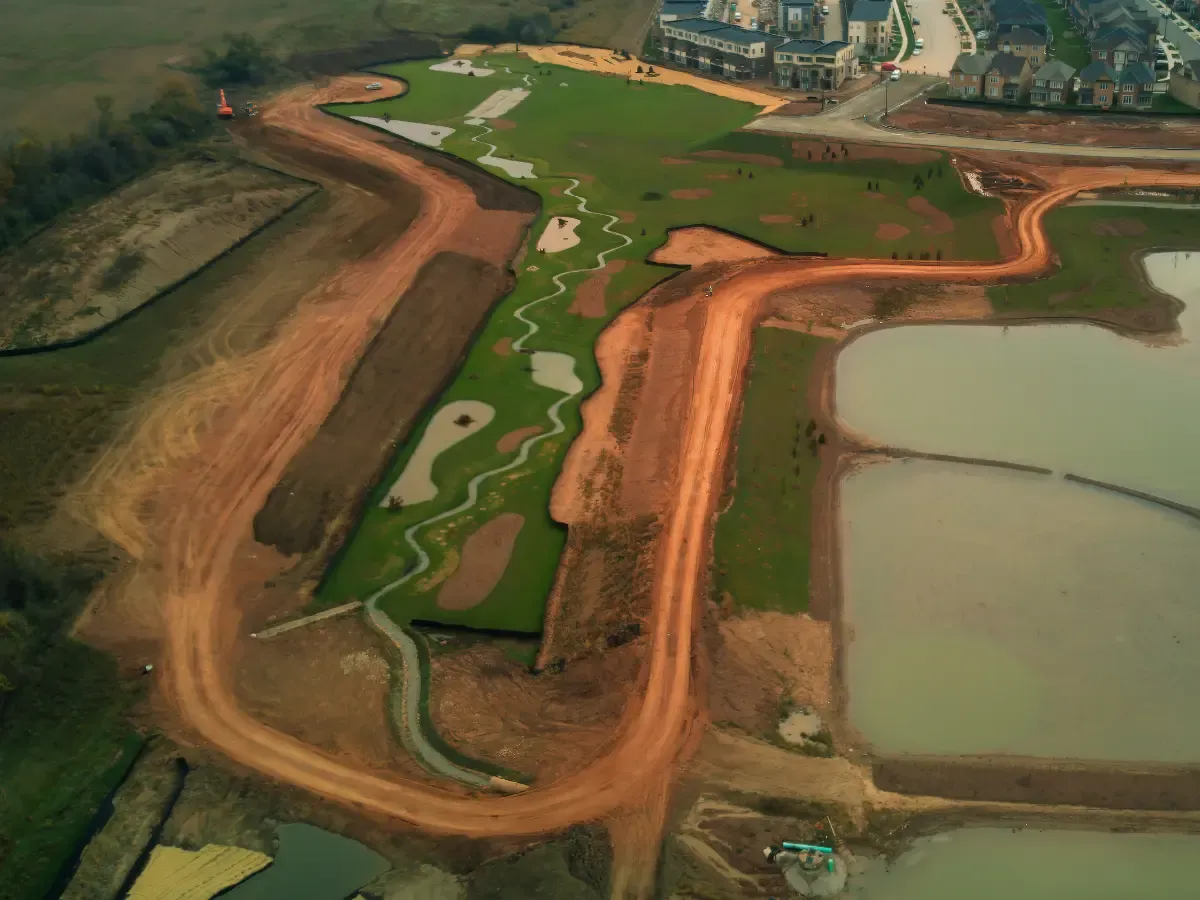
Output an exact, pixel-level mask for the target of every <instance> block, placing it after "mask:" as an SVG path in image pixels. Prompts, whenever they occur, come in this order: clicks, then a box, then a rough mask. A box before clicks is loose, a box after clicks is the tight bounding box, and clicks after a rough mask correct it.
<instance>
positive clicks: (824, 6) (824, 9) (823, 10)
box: [821, 3, 829, 16]
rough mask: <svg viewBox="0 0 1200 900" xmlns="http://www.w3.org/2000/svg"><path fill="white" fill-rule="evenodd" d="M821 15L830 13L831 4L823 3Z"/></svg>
mask: <svg viewBox="0 0 1200 900" xmlns="http://www.w3.org/2000/svg"><path fill="white" fill-rule="evenodd" d="M821 15H823V16H827V15H829V4H828V3H822V4H821Z"/></svg>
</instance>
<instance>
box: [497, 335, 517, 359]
mask: <svg viewBox="0 0 1200 900" xmlns="http://www.w3.org/2000/svg"><path fill="white" fill-rule="evenodd" d="M512 342H513V339H512V338H510V337H502V338H500V340H498V341H496V343H494V344H492V352H493V353H495V354H496V355H497V356H511V355H512Z"/></svg>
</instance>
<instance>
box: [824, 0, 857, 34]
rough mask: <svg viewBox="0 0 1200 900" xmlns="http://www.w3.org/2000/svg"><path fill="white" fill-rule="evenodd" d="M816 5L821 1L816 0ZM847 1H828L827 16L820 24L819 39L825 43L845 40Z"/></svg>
mask: <svg viewBox="0 0 1200 900" xmlns="http://www.w3.org/2000/svg"><path fill="white" fill-rule="evenodd" d="M817 2H818V3H820V2H822V0H817ZM848 2H849V0H829V15H828V16H826V17H825V21H824V22H823V23H821V37H822V38H824V39H825V40H827V41H844V40H845V39H846V6H847V4H848Z"/></svg>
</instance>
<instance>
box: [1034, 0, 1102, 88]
mask: <svg viewBox="0 0 1200 900" xmlns="http://www.w3.org/2000/svg"><path fill="white" fill-rule="evenodd" d="M1038 2H1039V3H1041V5H1042V7H1043V8H1044V9H1045V10H1046V22H1047V24H1048V25H1049V26H1050V32H1051V33H1052V34H1053V35H1054V46H1053V47H1052V48H1051V49H1050V54H1049V55H1050V56H1051V57H1053V58H1054V59H1060V60H1062V61H1063V62H1065V63H1066V64H1067V65H1068V66H1072V67H1074V69H1075V70H1076V71H1077V72H1078V71H1079V70H1080V69H1082V68H1083V67H1084V66H1086V65H1087V64H1088V63H1089V62H1091V55H1090V54H1089V53H1088V48H1087V41H1086V40H1085V39H1084V37H1083V35H1081V34H1080V33H1079V32H1078V30H1076V28H1075V23H1074V22H1072V21H1071V17H1070V16H1069V15H1068V14H1067V11H1066V9H1064V8H1063V7H1062V6H1061V5H1059V4H1058V3H1057V2H1055V0H1038ZM1068 34H1070V37H1068V36H1067V35H1068Z"/></svg>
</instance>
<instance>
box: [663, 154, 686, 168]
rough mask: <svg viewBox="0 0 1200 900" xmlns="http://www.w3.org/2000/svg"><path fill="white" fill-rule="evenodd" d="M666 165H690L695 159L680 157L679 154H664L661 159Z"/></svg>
mask: <svg viewBox="0 0 1200 900" xmlns="http://www.w3.org/2000/svg"><path fill="white" fill-rule="evenodd" d="M659 162H661V163H662V164H663V165H664V166H690V165H691V164H692V163H694V162H695V160H694V159H680V158H679V157H677V156H664V157H663V158H662V159H660V160H659Z"/></svg>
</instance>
